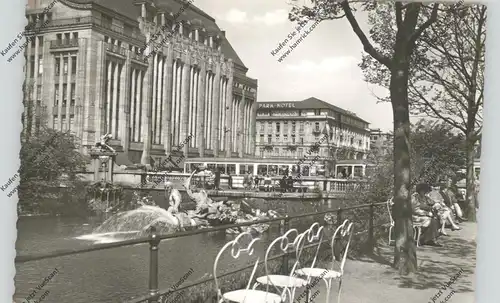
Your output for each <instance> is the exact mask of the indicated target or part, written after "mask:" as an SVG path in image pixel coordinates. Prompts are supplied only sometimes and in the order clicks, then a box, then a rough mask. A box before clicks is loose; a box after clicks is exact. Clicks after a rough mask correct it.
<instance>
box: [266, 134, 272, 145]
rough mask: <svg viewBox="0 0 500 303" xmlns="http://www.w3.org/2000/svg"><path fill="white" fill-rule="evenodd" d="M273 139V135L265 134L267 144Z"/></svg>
mask: <svg viewBox="0 0 500 303" xmlns="http://www.w3.org/2000/svg"><path fill="white" fill-rule="evenodd" d="M272 141H273V137H272V136H271V135H267V144H271V142H272Z"/></svg>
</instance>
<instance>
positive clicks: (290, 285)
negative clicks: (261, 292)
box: [254, 223, 323, 302]
mask: <svg viewBox="0 0 500 303" xmlns="http://www.w3.org/2000/svg"><path fill="white" fill-rule="evenodd" d="M293 235H295V237H294V238H293V241H291V239H290V236H293ZM322 235H323V227H322V226H320V225H319V224H318V223H314V224H313V225H312V226H311V227H310V228H309V229H307V230H306V231H304V232H303V233H301V234H299V233H298V231H297V230H296V229H291V230H289V231H288V232H286V233H285V234H284V235H283V236H280V237H278V238H276V239H275V240H274V241H273V242H272V243H271V244H270V245H269V247H268V249H267V251H266V255H265V259H264V263H265V268H266V275H265V276H262V277H259V278H257V282H256V283H255V284H254V289H255V288H256V287H257V286H258V285H271V286H273V287H274V288H275V289H276V290H277V291H278V292H281V298H282V300H283V301H288V302H294V300H295V291H296V289H297V288H300V287H305V286H306V285H307V284H308V283H309V281H308V279H303V278H299V277H296V272H295V271H296V269H297V268H298V267H299V264H300V256H301V253H302V250H303V249H304V247H305V244H306V243H311V242H313V240H317V239H318V238H319V239H320V241H318V248H319V244H321V239H322ZM278 244H279V247H276V246H278ZM273 248H279V249H280V250H281V252H282V253H290V252H291V251H292V250H293V251H294V252H295V262H294V264H293V266H292V269H291V270H290V274H289V275H276V274H274V275H273V274H272V273H271V272H270V270H269V264H268V258H269V255H270V253H271V252H272V251H273ZM318 251H319V249H317V250H316V254H315V256H314V261H313V264H315V261H316V258H317V255H318ZM313 266H314V265H313ZM287 299H288V300H287Z"/></svg>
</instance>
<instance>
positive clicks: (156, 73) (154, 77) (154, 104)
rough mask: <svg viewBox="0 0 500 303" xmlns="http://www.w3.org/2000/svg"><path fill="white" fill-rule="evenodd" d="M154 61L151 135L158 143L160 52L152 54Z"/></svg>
mask: <svg viewBox="0 0 500 303" xmlns="http://www.w3.org/2000/svg"><path fill="white" fill-rule="evenodd" d="M152 61H153V66H152V67H151V68H152V73H153V77H152V81H151V83H150V84H149V85H151V86H152V87H153V89H152V92H151V94H152V96H151V131H152V135H151V143H152V144H156V131H157V129H156V127H157V125H156V123H157V121H156V110H157V107H156V106H157V103H156V102H157V100H156V95H157V94H156V91H157V87H158V86H157V85H156V83H157V82H158V53H153V56H152Z"/></svg>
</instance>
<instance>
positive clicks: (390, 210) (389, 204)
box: [387, 197, 394, 225]
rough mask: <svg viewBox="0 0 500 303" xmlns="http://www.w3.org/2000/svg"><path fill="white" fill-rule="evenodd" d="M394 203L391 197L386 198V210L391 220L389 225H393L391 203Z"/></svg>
mask: <svg viewBox="0 0 500 303" xmlns="http://www.w3.org/2000/svg"><path fill="white" fill-rule="evenodd" d="M393 204H394V201H393V197H391V198H390V199H389V200H387V211H388V212H389V219H390V220H391V225H394V219H393V218H392V205H393Z"/></svg>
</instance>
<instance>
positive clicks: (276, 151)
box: [274, 147, 280, 156]
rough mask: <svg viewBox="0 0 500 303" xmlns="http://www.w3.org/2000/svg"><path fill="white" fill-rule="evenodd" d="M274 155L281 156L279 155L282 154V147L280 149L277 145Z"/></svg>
mask: <svg viewBox="0 0 500 303" xmlns="http://www.w3.org/2000/svg"><path fill="white" fill-rule="evenodd" d="M274 155H275V156H279V155H280V149H279V148H277V147H276V148H275V149H274Z"/></svg>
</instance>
